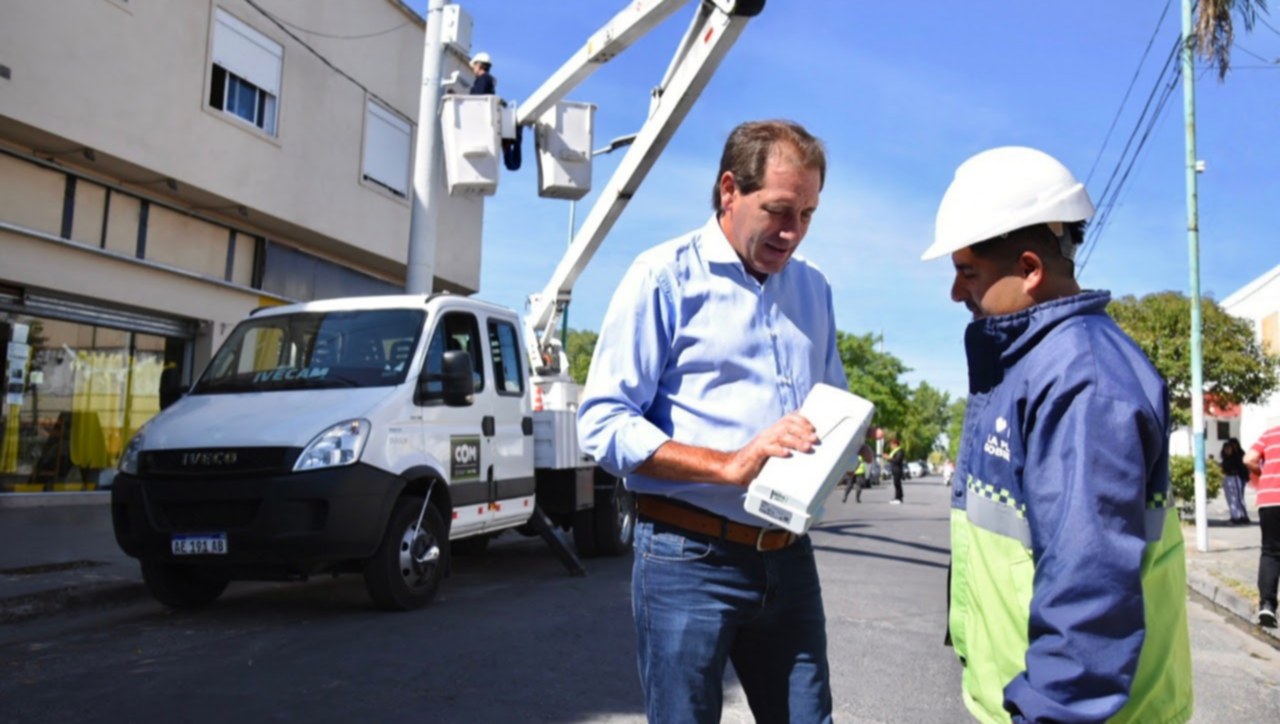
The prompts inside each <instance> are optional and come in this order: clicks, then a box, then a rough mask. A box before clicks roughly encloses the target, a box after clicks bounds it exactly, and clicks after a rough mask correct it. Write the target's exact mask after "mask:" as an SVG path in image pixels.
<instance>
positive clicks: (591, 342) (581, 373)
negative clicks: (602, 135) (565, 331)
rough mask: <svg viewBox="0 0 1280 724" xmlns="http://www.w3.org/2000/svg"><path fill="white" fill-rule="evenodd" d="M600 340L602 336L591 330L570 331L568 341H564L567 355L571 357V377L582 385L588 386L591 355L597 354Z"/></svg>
mask: <svg viewBox="0 0 1280 724" xmlns="http://www.w3.org/2000/svg"><path fill="white" fill-rule="evenodd" d="M598 339H600V335H599V334H596V333H595V332H592V331H591V330H589V329H587V330H577V329H570V330H569V337H568V339H566V340H564V350H565V354H566V355H568V357H569V376H570V377H572V378H573V381H574V382H577V383H578V384H580V385H585V384H587V373H588V372H589V371H590V370H591V355H593V354H595V351H596V340H598Z"/></svg>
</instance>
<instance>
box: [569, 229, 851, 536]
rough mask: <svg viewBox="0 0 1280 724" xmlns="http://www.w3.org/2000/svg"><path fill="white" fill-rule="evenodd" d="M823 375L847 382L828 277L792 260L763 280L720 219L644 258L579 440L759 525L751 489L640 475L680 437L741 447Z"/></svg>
mask: <svg viewBox="0 0 1280 724" xmlns="http://www.w3.org/2000/svg"><path fill="white" fill-rule="evenodd" d="M819 382H825V383H827V384H829V385H833V386H835V387H838V388H839V389H842V390H843V389H847V388H848V382H847V380H846V379H845V374H844V366H843V364H842V363H841V361H840V352H839V349H838V348H837V345H836V324H835V313H834V310H833V308H832V303H831V285H830V284H829V283H828V282H827V278H826V277H825V276H824V275H823V274H822V272H821V271H819V270H818V268H817V267H815V266H814V265H813V264H811V263H809V262H808V261H806V260H805V259H803V258H802V257H800V256H792V257H791V260H790V261H789V262H788V263H787V265H786V267H784V268H783V270H782V271H781V272H779V273H778V274H773V275H770V276H769V277H768V278H766V279H765V281H764V282H763V283H761V282H759V281H757V280H756V279H755V277H753V276H751V274H750V273H748V272H747V270H746V267H745V266H744V265H743V263H742V260H741V259H739V258H738V255H737V253H736V252H735V251H734V250H733V247H732V246H730V245H729V240H728V239H726V238H725V235H724V232H723V231H722V230H721V228H720V224H719V222H718V220H717V219H715V218H714V217H713V218H712V219H711V221H709V222H708V223H707V225H706V226H704V227H703V228H701V229H699V230H698V231H695V232H693V233H691V234H687V235H685V236H682V237H680V238H678V239H674V240H672V241H669V242H667V243H665V244H662V245H660V246H657V247H654V248H653V249H650V250H648V251H646V252H645V253H643V254H641V255H640V256H639V257H638V258H637V259H636V261H635V262H634V263H633V264H632V266H631V268H630V269H629V270H628V271H627V274H626V276H624V277H623V279H622V283H621V284H620V285H619V287H618V290H617V292H615V293H614V296H613V301H612V302H611V303H610V305H609V311H608V312H607V313H606V314H605V318H604V325H603V328H602V329H601V331H600V338H599V340H598V341H597V343H596V350H595V356H594V358H593V359H592V361H591V374H590V378H589V379H588V380H587V386H586V393H585V399H584V401H583V403H582V406H581V408H580V409H579V410H578V437H579V442H580V443H581V445H582V449H583V450H584V451H585V452H586V453H587V454H589V455H591V456H592V457H594V458H595V459H596V461H597V462H598V463H599V464H600V465H601V467H603V468H604V469H605V470H608V471H609V472H610V473H613V474H615V475H623V476H626V480H627V488H628V489H630V490H632V491H636V492H640V493H653V494H658V495H666V496H669V497H672V498H677V499H679V500H682V501H685V502H687V503H691V504H693V505H696V506H698V507H700V508H703V509H706V510H710V511H712V512H714V513H717V514H719V515H722V516H724V517H726V518H729V519H731V520H736V521H739V522H742V523H747V524H749V525H757V526H758V525H761V524H762V521H761V519H760V518H757V517H755V516H753V515H750V514H749V513H747V512H746V511H745V510H743V508H742V501H743V498H744V497H745V495H746V488H745V487H738V486H732V485H720V484H714V483H693V482H682V481H673V480H661V479H658V478H651V477H647V476H645V475H639V474H636V473H634V472H633V471H634V470H635V469H636V468H637V467H638V466H639V465H640V464H641V463H643V462H644V461H645V460H648V459H649V458H650V457H651V456H652V455H653V453H654V451H656V450H657V449H658V448H659V447H661V446H662V445H663V444H664V443H666V442H667V441H669V440H675V441H676V442H679V443H683V444H685V445H693V446H697V447H704V448H710V449H713V450H720V451H723V452H733V451H736V450H740V449H741V448H743V447H745V446H746V445H747V443H749V442H751V440H752V438H754V437H755V436H756V435H757V434H759V433H760V432H761V431H763V430H764V429H766V428H767V427H769V426H770V425H772V424H773V423H775V422H777V421H778V420H779V419H780V418H782V417H783V416H784V415H785V414H787V413H789V412H795V411H796V410H798V409H799V408H800V405H801V403H803V402H804V398H805V396H806V395H807V394H808V393H809V390H810V388H812V387H813V386H814V385H815V384H817V383H819Z"/></svg>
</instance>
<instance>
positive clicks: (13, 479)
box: [0, 311, 186, 493]
mask: <svg viewBox="0 0 1280 724" xmlns="http://www.w3.org/2000/svg"><path fill="white" fill-rule="evenodd" d="M0 342H2V343H3V344H0V369H2V370H3V371H4V372H5V394H4V399H3V400H0V403H3V404H0V493H40V492H63V491H82V490H98V489H101V488H105V487H109V486H110V482H111V479H112V478H113V477H114V475H115V472H114V471H115V465H116V462H117V461H118V460H119V458H120V453H121V451H122V450H123V449H124V446H125V443H127V442H128V441H129V438H130V437H131V436H132V435H133V433H134V432H136V431H137V430H138V428H140V427H142V425H143V424H144V423H146V422H147V420H150V419H151V418H152V417H153V416H154V415H155V414H156V413H157V412H159V411H160V384H161V376H162V375H164V376H165V378H166V379H173V380H174V381H175V382H176V381H177V380H178V378H179V377H178V375H180V373H181V370H182V365H183V359H184V357H185V346H186V342H185V341H184V340H181V339H171V338H165V337H159V336H155V335H149V334H141V333H136V332H129V331H124V330H119V329H111V328H109V327H103V326H95V325H91V324H81V323H76V322H68V321H61V320H55V319H45V318H39V317H32V316H26V315H22V314H13V313H9V312H3V311H0ZM166 370H168V374H166ZM175 373H177V374H175Z"/></svg>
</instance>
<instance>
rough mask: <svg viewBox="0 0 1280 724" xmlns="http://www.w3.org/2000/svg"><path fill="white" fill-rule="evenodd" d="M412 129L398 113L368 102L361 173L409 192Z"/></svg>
mask: <svg viewBox="0 0 1280 724" xmlns="http://www.w3.org/2000/svg"><path fill="white" fill-rule="evenodd" d="M412 139H413V129H412V128H411V127H410V126H409V124H408V123H406V122H405V121H404V120H403V119H401V118H400V117H399V116H397V115H395V114H394V113H392V112H391V111H388V110H387V109H385V108H383V107H382V106H380V105H378V104H377V103H374V102H373V101H369V108H368V112H367V113H366V114H365V129H364V175H365V176H367V177H369V178H371V179H373V180H374V181H377V182H378V183H381V184H384V185H385V186H387V187H388V188H390V189H393V190H395V191H396V192H397V193H400V194H403V195H404V196H408V195H409V153H410V149H411V148H412Z"/></svg>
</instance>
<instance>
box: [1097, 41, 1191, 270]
mask: <svg viewBox="0 0 1280 724" xmlns="http://www.w3.org/2000/svg"><path fill="white" fill-rule="evenodd" d="M1181 46H1182V36H1181V34H1179V35H1178V36H1177V37H1176V38H1174V43H1173V46H1172V47H1171V48H1170V51H1169V56H1168V57H1167V58H1166V59H1165V63H1164V67H1162V68H1161V69H1160V73H1159V75H1158V76H1157V77H1156V81H1155V84H1154V85H1153V86H1152V88H1151V93H1150V94H1149V95H1148V96H1147V103H1146V105H1145V106H1144V107H1143V109H1142V114H1141V116H1139V117H1138V121H1137V123H1136V124H1135V125H1134V128H1133V131H1132V132H1131V133H1130V134H1129V140H1128V142H1126V143H1125V147H1124V150H1123V151H1121V153H1120V158H1119V160H1117V162H1116V166H1115V168H1114V169H1113V170H1112V172H1111V176H1110V177H1109V178H1108V179H1107V184H1106V186H1105V187H1104V189H1103V191H1102V193H1101V194H1100V195H1099V196H1098V204H1097V208H1098V214H1097V216H1095V218H1094V220H1093V221H1092V222H1091V224H1090V229H1091V234H1090V237H1091V238H1090V240H1089V242H1087V243H1088V245H1089V246H1088V249H1086V250H1084V251H1085V254H1084V256H1083V258H1082V259H1081V261H1080V264H1079V267H1080V273H1081V274H1083V272H1084V270H1085V268H1086V267H1087V265H1088V263H1089V260H1090V259H1091V258H1092V256H1093V252H1094V250H1096V249H1097V248H1098V244H1099V242H1100V240H1101V239H1102V237H1103V233H1104V232H1105V231H1106V229H1107V226H1108V225H1109V222H1110V219H1111V215H1112V213H1113V212H1114V210H1115V208H1116V207H1117V206H1118V205H1119V204H1118V201H1119V198H1120V195H1121V192H1122V191H1123V189H1124V186H1125V184H1126V183H1127V182H1128V180H1129V176H1130V174H1131V173H1132V172H1133V169H1134V166H1135V164H1136V163H1137V161H1138V159H1139V156H1141V154H1142V149H1143V148H1144V147H1145V146H1146V143H1147V139H1148V138H1150V136H1151V133H1152V131H1153V130H1154V129H1155V127H1156V124H1157V123H1158V122H1159V120H1160V118H1161V117H1162V115H1163V113H1164V109H1165V107H1166V106H1167V104H1168V101H1169V98H1170V97H1171V96H1172V95H1173V90H1174V89H1176V88H1177V82H1178V80H1179V78H1181V76H1182V67H1181V64H1180V63H1177V62H1175V61H1176V59H1177V57H1178V50H1179V49H1180V48H1181ZM1162 88H1163V92H1161V90H1162ZM1153 104H1154V112H1152V108H1153ZM1144 122H1145V127H1144ZM1139 133H1141V134H1142V135H1141V138H1139ZM1135 140H1136V141H1137V146H1136V147H1135V146H1134V141H1135ZM1131 148H1132V149H1133V153H1132V155H1130V153H1129V151H1130V149H1131ZM1126 159H1127V165H1126ZM1122 168H1123V169H1124V170H1123V171H1122V170H1121V169H1122Z"/></svg>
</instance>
